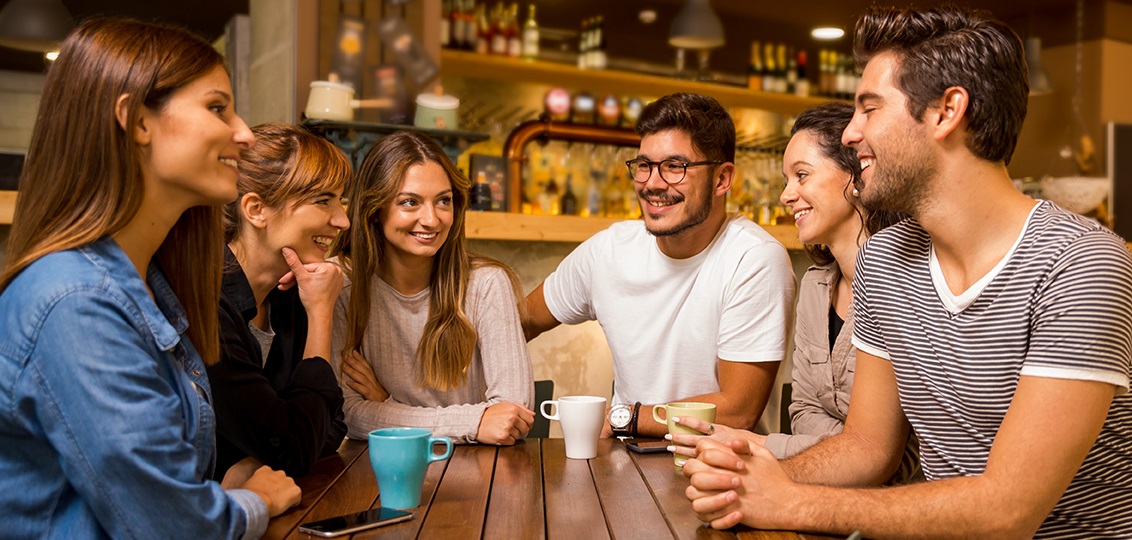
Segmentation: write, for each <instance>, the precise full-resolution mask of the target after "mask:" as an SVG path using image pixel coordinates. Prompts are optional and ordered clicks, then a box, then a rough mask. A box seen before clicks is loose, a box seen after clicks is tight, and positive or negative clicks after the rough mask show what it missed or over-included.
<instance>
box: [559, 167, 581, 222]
mask: <svg viewBox="0 0 1132 540" xmlns="http://www.w3.org/2000/svg"><path fill="white" fill-rule="evenodd" d="M573 180H574V175H573V174H571V173H566V184H565V185H564V186H563V187H562V198H561V199H559V201H558V208H559V210H560V211H561V212H562V215H564V216H576V215H578V197H577V196H576V195H574V185H573Z"/></svg>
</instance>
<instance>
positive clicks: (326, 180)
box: [224, 124, 353, 243]
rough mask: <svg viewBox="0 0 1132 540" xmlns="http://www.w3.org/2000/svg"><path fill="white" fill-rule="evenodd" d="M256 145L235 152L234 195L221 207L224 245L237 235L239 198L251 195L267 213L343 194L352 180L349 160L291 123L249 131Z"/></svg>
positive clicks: (238, 232)
mask: <svg viewBox="0 0 1132 540" xmlns="http://www.w3.org/2000/svg"><path fill="white" fill-rule="evenodd" d="M252 133H253V134H255V144H253V145H252V146H251V148H248V149H247V150H244V151H242V152H240V180H239V181H238V182H237V183H236V187H237V191H239V196H238V197H237V198H236V200H235V201H232V202H230V203H228V204H227V205H225V206H224V241H225V242H227V243H231V242H232V241H233V240H235V239H236V237H238V236H239V235H240V223H242V221H243V215H242V214H241V213H240V199H242V198H243V197H244V195H246V194H248V193H255V194H257V195H259V196H260V198H262V199H263V203H264V204H265V205H267V206H268V207H269V208H275V209H278V208H280V207H281V206H282V205H283V203H285V202H287V201H296V200H304V199H307V198H309V197H312V196H314V195H317V194H319V193H322V192H324V191H329V190H335V189H343V188H345V187H346V184H348V183H349V181H350V178H351V177H352V175H353V169H352V168H351V166H350V160H349V158H347V157H346V155H345V154H343V153H342V151H341V150H339V149H338V148H337V147H336V146H334V144H332V143H331V142H330V141H328V140H326V139H324V138H322V137H319V136H318V135H315V134H313V133H311V132H309V131H307V130H306V129H304V128H302V127H300V126H295V125H291V124H262V125H258V126H256V127H254V128H252Z"/></svg>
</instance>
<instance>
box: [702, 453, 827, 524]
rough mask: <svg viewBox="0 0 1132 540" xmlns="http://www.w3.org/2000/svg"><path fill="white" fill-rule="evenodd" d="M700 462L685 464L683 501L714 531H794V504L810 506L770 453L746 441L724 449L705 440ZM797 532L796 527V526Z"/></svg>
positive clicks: (801, 488) (799, 489) (804, 495)
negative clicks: (737, 528)
mask: <svg viewBox="0 0 1132 540" xmlns="http://www.w3.org/2000/svg"><path fill="white" fill-rule="evenodd" d="M697 449H698V453H699V454H700V457H698V458H696V459H689V460H688V462H687V463H685V464H684V476H687V477H688V479H689V480H690V481H689V485H688V487H687V488H686V489H685V490H684V495H685V496H686V497H688V500H690V501H692V510H693V511H695V512H696V515H697V516H698V517H699V518H700V520H701V521H705V522H708V523H711V526H712V527H713V528H715V529H729V528H731V527H734V526H736V525H738V524H740V523H742V524H744V525H749V526H751V527H756V528H760V529H790V528H791V527H792V524H790V523H789V522H788V521H787V520H789V518H790V516H791V515H792V511H791V510H790V508H791V505H792V501H797V500H805V498H806V497H807V496H808V495H807V494H805V493H802V491H801V490H803V489H804V488H803V487H802V486H798V485H797V484H795V483H793V482H792V481H791V480H790V479H789V478H788V477H787V476H786V472H785V471H783V470H782V466H781V465H779V464H778V460H777V459H775V458H774V455H772V454H771V453H770V451H769V450H767V449H766V448H763V447H761V446H756V445H751V444H749V443H746V442H744V441H732V442H731V443H728V444H721V443H718V442H716V441H713V440H711V439H708V438H707V437H703V438H702V439H701V440H700V443H699V444H698V445H697ZM795 526H796V525H795Z"/></svg>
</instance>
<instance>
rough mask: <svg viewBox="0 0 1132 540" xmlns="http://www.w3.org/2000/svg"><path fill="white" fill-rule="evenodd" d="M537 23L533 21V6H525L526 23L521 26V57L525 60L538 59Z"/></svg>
mask: <svg viewBox="0 0 1132 540" xmlns="http://www.w3.org/2000/svg"><path fill="white" fill-rule="evenodd" d="M538 40H539V32H538V21H536V20H535V5H534V4H530V5H528V6H527V22H526V23H524V24H523V51H522V53H523V54H522V56H523V58H526V59H527V60H534V59H535V58H538Z"/></svg>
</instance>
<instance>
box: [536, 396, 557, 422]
mask: <svg viewBox="0 0 1132 540" xmlns="http://www.w3.org/2000/svg"><path fill="white" fill-rule="evenodd" d="M547 405H552V406H554V414H550V413H548V412H546V406H547ZM539 410H540V411H542V415H543V416H544V417H545V418H546V419H547V420H558V402H557V401H555V400H553V399H548V400H546V401H544V402H542V405H539Z"/></svg>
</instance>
